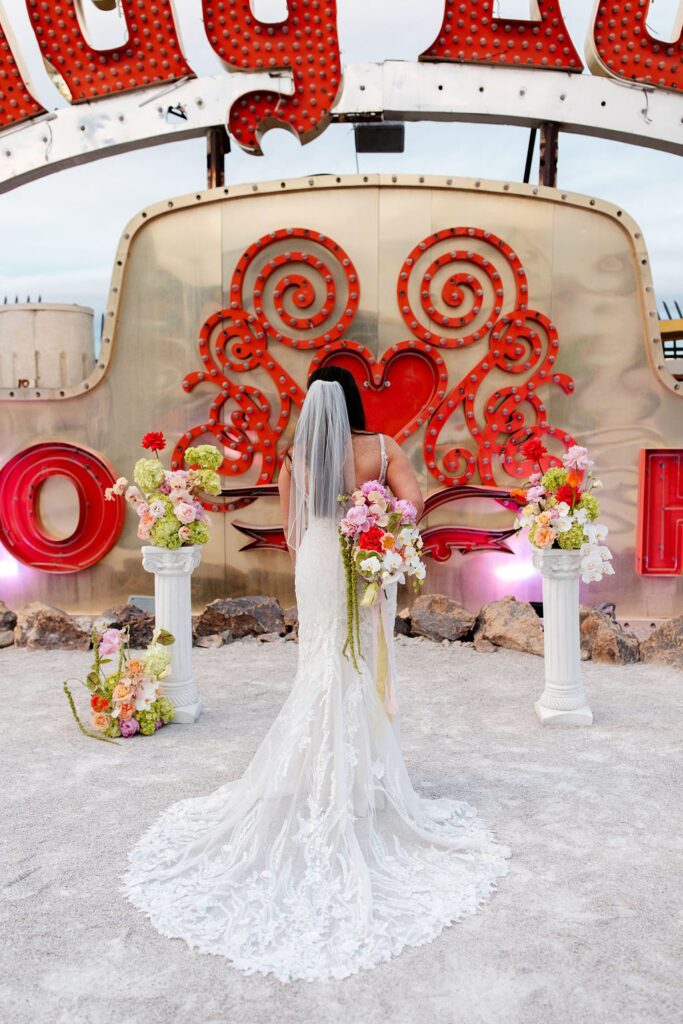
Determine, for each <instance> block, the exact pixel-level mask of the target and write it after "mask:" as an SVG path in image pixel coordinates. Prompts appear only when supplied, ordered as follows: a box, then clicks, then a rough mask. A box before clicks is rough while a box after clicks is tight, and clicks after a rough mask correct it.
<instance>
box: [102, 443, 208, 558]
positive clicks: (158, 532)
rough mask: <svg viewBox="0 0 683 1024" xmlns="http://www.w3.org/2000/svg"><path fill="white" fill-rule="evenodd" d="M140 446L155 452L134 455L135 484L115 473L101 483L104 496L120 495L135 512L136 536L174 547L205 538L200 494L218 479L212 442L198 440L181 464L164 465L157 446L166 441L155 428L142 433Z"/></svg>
mask: <svg viewBox="0 0 683 1024" xmlns="http://www.w3.org/2000/svg"><path fill="white" fill-rule="evenodd" d="M142 447H143V448H146V449H148V450H151V451H153V452H154V454H155V456H156V458H151V459H149V458H147V459H138V461H137V462H136V463H135V469H134V471H133V478H134V480H135V483H134V484H129V482H128V480H127V479H126V478H125V477H123V476H122V477H119V479H118V480H117V481H116V483H115V484H114V486H113V487H108V488H107V489H106V491H105V492H104V493H105V498H106V499H107V500H108V501H113V500H115V498H116V497H121V496H123V497H125V499H126V501H127V502H128V503H129V504H130V505H131V506H132V507H133V509H134V511H135V512H136V514H137V515H138V517H139V519H140V522H139V524H138V537H139V538H140V540H146V541H148V542H149V543H150V544H154V545H155V546H156V547H159V548H169V549H170V550H171V551H175V550H177V549H178V548H180V547H182V546H183V545H189V544H206V543H207V541H208V540H209V526H210V525H211V523H210V519H209V517H208V515H207V514H206V511H205V509H204V506H203V505H202V503H201V501H200V500H199V497H198V496H199V494H201V493H204V494H211V495H216V494H220V491H221V482H220V477H219V475H218V473H217V472H216V470H217V469H218V467H219V466H220V465H221V463H222V462H223V456H222V455H221V453H220V452H219V450H218V449H217V448H215V447H214V446H213V445H211V444H200V445H197V447H196V448H188V449H187V451H186V452H185V464H186V466H187V468H186V469H175V470H168V469H164V467H163V465H162V463H161V460H160V458H159V452H160V451H163V449H164V448H165V447H166V440H165V438H164V435H163V434H162V433H161V432H160V431H153V432H151V433H149V434H145V436H144V437H143V438H142Z"/></svg>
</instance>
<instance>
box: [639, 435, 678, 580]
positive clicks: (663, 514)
mask: <svg viewBox="0 0 683 1024" xmlns="http://www.w3.org/2000/svg"><path fill="white" fill-rule="evenodd" d="M639 490H640V500H639V502H638V535H637V549H636V569H637V570H638V572H639V573H640V574H641V575H642V576H680V575H681V573H683V451H681V450H680V449H675V448H673V449H663V450H661V449H660V450H652V449H650V450H645V451H643V452H641V455H640V489H639Z"/></svg>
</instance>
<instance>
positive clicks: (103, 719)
mask: <svg viewBox="0 0 683 1024" xmlns="http://www.w3.org/2000/svg"><path fill="white" fill-rule="evenodd" d="M90 722H91V725H92V727H93V729H97V731H98V732H104V730H105V729H107V728H108V727H109V723H110V722H111V718H110V717H109V715H105V713H104V711H96V712H95V713H94V715H93V716H92V718H91V719H90Z"/></svg>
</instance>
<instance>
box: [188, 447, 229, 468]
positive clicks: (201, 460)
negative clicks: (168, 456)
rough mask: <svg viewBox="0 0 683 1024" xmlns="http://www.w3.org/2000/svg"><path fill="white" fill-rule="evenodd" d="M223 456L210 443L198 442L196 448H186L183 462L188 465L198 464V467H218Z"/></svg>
mask: <svg viewBox="0 0 683 1024" xmlns="http://www.w3.org/2000/svg"><path fill="white" fill-rule="evenodd" d="M222 461H223V456H222V455H221V453H220V452H219V451H218V448H216V447H215V446H214V445H212V444H198V445H197V447H196V448H188V449H187V451H186V452H185V462H186V463H187V464H188V466H199V468H200V469H214V470H215V469H218V467H219V466H220V464H221V462H222Z"/></svg>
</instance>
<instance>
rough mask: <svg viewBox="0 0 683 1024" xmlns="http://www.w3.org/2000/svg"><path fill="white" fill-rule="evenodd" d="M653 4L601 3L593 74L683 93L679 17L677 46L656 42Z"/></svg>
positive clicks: (643, 0)
mask: <svg viewBox="0 0 683 1024" xmlns="http://www.w3.org/2000/svg"><path fill="white" fill-rule="evenodd" d="M649 10H650V0H637V2H632V3H628V4H625V3H600V4H598V8H597V11H596V15H595V23H594V25H593V47H594V50H593V53H592V60H591V61H590V65H591V71H594V72H595V73H596V74H608V75H609V74H612V75H621V77H622V78H630V79H631V80H632V81H633V82H642V83H643V84H644V85H658V86H661V87H662V88H663V89H683V63H682V62H683V31H681V17H682V16H683V8H682V9H681V13H680V14H679V18H678V23H677V25H676V30H678V31H679V32H680V34H679V36H678V39H677V40H676V41H675V42H665V41H663V40H661V39H655V38H654V36H651V35H650V33H649V32H648V29H647V16H648V13H649Z"/></svg>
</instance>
